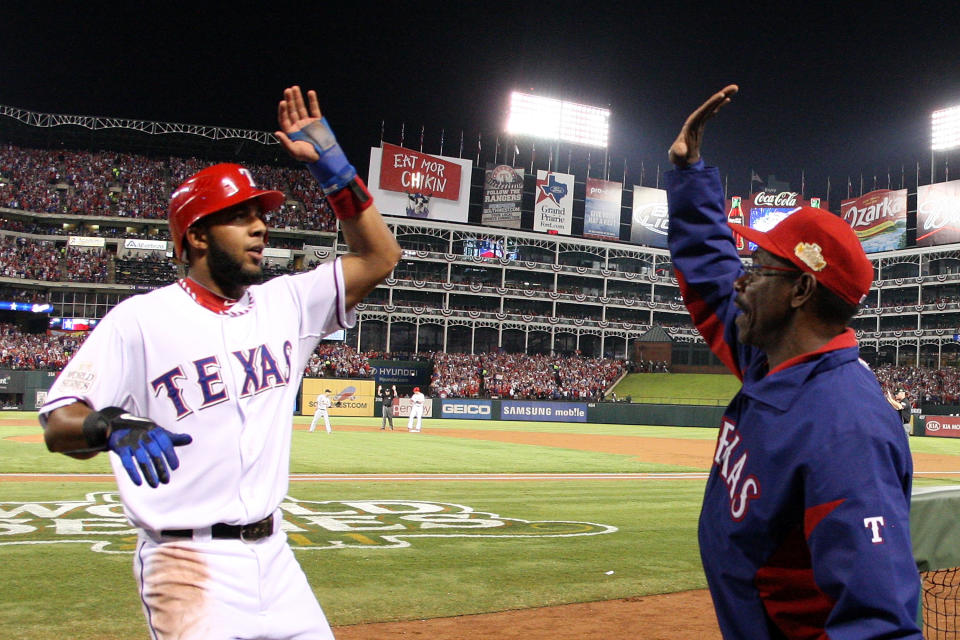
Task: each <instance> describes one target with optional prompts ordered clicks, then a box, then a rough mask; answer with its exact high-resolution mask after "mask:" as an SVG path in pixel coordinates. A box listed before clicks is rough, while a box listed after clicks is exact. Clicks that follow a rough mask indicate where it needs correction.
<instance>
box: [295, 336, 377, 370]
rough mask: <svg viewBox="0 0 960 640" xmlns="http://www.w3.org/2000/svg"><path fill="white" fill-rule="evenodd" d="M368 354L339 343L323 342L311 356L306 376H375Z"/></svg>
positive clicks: (306, 368)
mask: <svg viewBox="0 0 960 640" xmlns="http://www.w3.org/2000/svg"><path fill="white" fill-rule="evenodd" d="M370 357H372V356H370V355H368V354H367V353H358V352H357V350H356V349H354V348H352V347H349V346H347V345H345V344H342V343H337V342H321V343H320V345H319V346H318V347H317V348H316V349H315V350H314V352H313V353H312V354H311V356H310V359H309V361H308V362H307V366H306V367H305V368H304V371H303V374H304V375H305V376H311V377H318V378H369V377H371V376H372V375H373V372H372V371H371V369H370V363H369V362H368V359H369V358H370Z"/></svg>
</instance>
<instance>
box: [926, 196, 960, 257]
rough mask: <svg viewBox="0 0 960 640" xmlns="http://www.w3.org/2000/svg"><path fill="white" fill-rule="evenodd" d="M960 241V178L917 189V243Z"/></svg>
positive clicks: (930, 245) (927, 245)
mask: <svg viewBox="0 0 960 640" xmlns="http://www.w3.org/2000/svg"><path fill="white" fill-rule="evenodd" d="M954 242H960V180H952V181H950V182H938V183H936V184H927V185H923V186H922V187H919V188H918V189H917V246H918V247H932V246H934V245H939V244H951V243H954Z"/></svg>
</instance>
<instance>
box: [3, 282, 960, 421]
mask: <svg viewBox="0 0 960 640" xmlns="http://www.w3.org/2000/svg"><path fill="white" fill-rule="evenodd" d="M3 295H4V294H3V291H2V290H0V296H3ZM87 335H89V334H88V333H86V332H77V333H66V332H48V333H39V334H36V333H26V332H24V331H23V330H21V329H20V328H18V326H17V325H15V324H11V323H0V369H26V370H53V371H59V370H60V369H62V368H63V367H64V366H66V363H67V361H68V360H69V359H70V357H71V356H72V355H73V353H75V352H76V350H77V349H78V348H79V346H80V345H81V344H82V343H83V340H84V339H86V337H87ZM370 359H386V360H390V359H397V360H413V359H416V360H426V361H429V362H431V363H432V364H433V374H432V378H431V384H430V387H429V390H428V394H427V395H429V396H431V397H439V398H446V397H451V398H452V397H466V398H489V397H494V398H504V399H522V400H580V401H598V400H601V399H603V398H604V396H605V394H606V392H607V391H608V390H609V389H610V387H611V386H612V385H613V384H614V383H615V382H616V381H617V380H618V379H619V378H620V377H621V376H622V375H623V374H624V373H625V372H627V371H630V372H668V371H669V369H668V367H667V365H666V363H664V362H654V361H644V362H636V363H629V362H624V361H622V360H616V359H612V358H587V357H583V356H580V355H572V356H549V355H527V354H520V353H483V354H476V355H470V354H463V353H444V352H431V353H420V354H398V353H392V354H391V353H383V352H379V351H368V352H358V351H357V350H356V349H354V348H352V347H350V346H347V345H345V344H343V343H334V342H324V343H321V344H320V345H319V346H318V347H317V349H316V350H315V351H314V353H313V354H312V355H311V357H310V359H309V362H308V363H307V366H306V367H305V368H304V375H306V376H310V377H330V378H371V377H373V371H372V369H371V366H370V363H369V361H370ZM874 371H875V373H876V375H877V379H878V380H879V381H880V384H881V386H882V387H883V389H884V390H886V391H890V392H891V393H896V391H897V390H898V389H903V390H904V391H906V392H907V395H908V397H909V398H910V399H911V402H912V403H913V404H914V405H917V404H919V403H926V404H944V405H958V404H960V367H942V368H939V369H934V368H929V367H904V366H891V365H881V366H878V367H875V368H874Z"/></svg>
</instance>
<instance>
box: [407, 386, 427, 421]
mask: <svg viewBox="0 0 960 640" xmlns="http://www.w3.org/2000/svg"><path fill="white" fill-rule="evenodd" d="M425 400H426V398H425V397H424V396H423V394H422V393H420V392H419V391H417V392H416V393H415V394H413V395H412V396H410V404H411V405H413V406H411V407H410V411H411V412H413V411H418V412H419V413H420V414H421V415H422V414H423V403H424V401H425Z"/></svg>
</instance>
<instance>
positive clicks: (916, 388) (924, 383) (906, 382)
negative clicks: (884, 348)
mask: <svg viewBox="0 0 960 640" xmlns="http://www.w3.org/2000/svg"><path fill="white" fill-rule="evenodd" d="M874 373H876V374H877V380H879V381H880V386H881V387H883V389H884V390H885V391H890V392H891V393H896V391H897V390H898V389H903V390H904V391H906V392H907V397H909V398H910V399H911V402H912V403H913V404H914V405H915V404H917V402H923V403H926V404H945V405H956V404H960V368H958V367H941V368H939V369H933V368H929V367H895V366H892V365H884V366H879V367H876V368H874Z"/></svg>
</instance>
